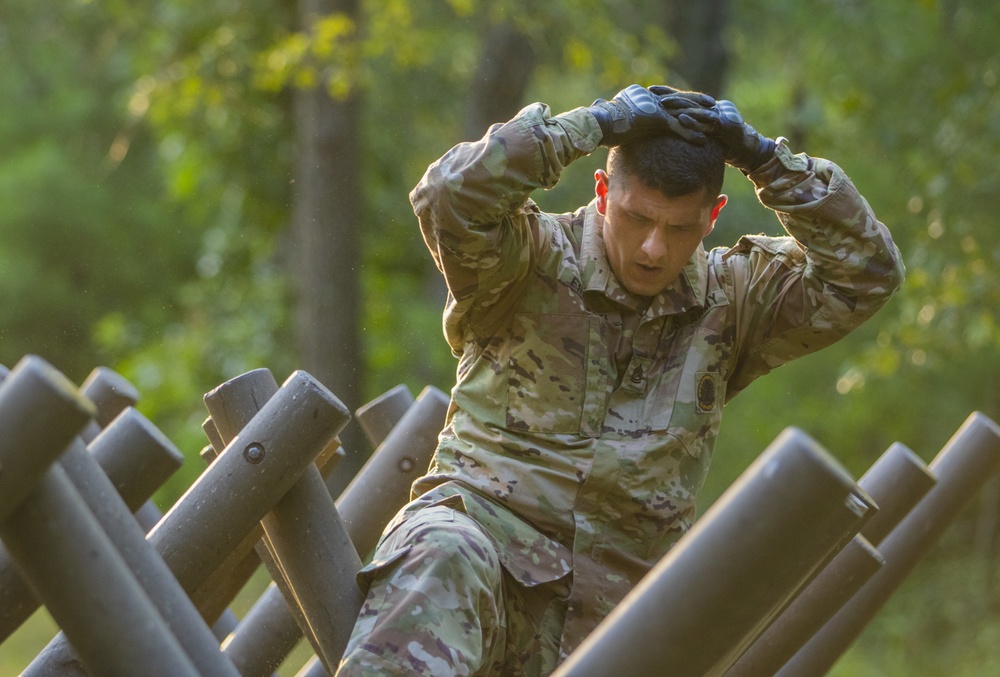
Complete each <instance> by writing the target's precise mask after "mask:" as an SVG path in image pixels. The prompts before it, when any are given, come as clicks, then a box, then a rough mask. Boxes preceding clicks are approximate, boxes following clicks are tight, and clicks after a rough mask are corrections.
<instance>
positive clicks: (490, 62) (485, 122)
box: [465, 23, 535, 139]
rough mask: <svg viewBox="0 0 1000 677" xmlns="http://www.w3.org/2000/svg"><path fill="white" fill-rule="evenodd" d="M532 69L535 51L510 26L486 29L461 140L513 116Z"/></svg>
mask: <svg viewBox="0 0 1000 677" xmlns="http://www.w3.org/2000/svg"><path fill="white" fill-rule="evenodd" d="M534 70H535V51H534V49H533V48H532V46H531V41H530V40H529V39H528V37H527V36H526V35H524V34H523V33H521V32H519V31H518V30H517V29H516V28H514V27H513V26H511V25H510V24H506V23H504V24H497V25H495V26H492V27H490V29H489V32H488V33H487V35H486V38H485V40H484V41H483V47H482V51H481V52H480V53H479V64H478V65H477V66H476V74H475V76H474V77H473V81H472V90H471V94H470V97H469V112H468V114H467V115H466V118H465V138H467V139H478V138H480V137H481V136H482V135H483V134H484V133H485V132H486V130H487V129H488V128H489V126H490V125H492V124H493V123H494V122H506V121H507V120H509V119H510V118H512V117H514V115H515V114H516V113H517V111H518V110H520V108H521V106H522V105H523V102H524V93H525V91H526V90H527V89H528V83H530V82H531V75H532V73H533V72H534Z"/></svg>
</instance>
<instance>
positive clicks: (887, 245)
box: [721, 143, 904, 396]
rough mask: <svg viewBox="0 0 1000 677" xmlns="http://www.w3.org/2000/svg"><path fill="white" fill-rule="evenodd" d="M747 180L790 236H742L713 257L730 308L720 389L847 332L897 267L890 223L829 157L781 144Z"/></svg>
mask: <svg viewBox="0 0 1000 677" xmlns="http://www.w3.org/2000/svg"><path fill="white" fill-rule="evenodd" d="M750 179H751V180H752V181H753V182H754V184H755V185H756V186H757V196H758V198H759V199H760V201H761V203H762V204H763V205H764V206H765V207H768V208H770V209H773V210H774V211H775V212H776V213H777V215H778V219H779V220H780V221H781V223H782V225H783V226H784V228H785V230H786V231H787V232H788V234H789V235H790V236H791V237H781V238H772V237H764V236H747V237H744V238H742V239H741V240H740V242H739V243H738V244H737V245H736V246H735V247H733V248H732V249H730V250H729V251H727V252H725V253H723V254H722V255H721V257H722V260H723V262H724V265H725V267H726V269H727V271H728V275H729V277H730V280H731V283H732V285H733V287H732V293H733V296H734V300H735V303H736V309H737V310H736V326H737V336H738V349H737V351H736V367H735V370H734V372H733V373H732V375H731V376H730V380H729V390H728V394H729V396H732V395H735V394H736V393H737V392H738V391H739V390H741V389H742V388H744V387H745V386H746V385H748V384H749V383H750V382H751V381H752V380H753V379H754V378H756V377H757V376H760V375H762V374H765V373H767V372H768V371H770V370H772V369H774V368H775V367H777V366H779V365H781V364H784V363H786V362H788V361H790V360H792V359H795V358H797V357H800V356H802V355H805V354H808V353H811V352H814V351H816V350H819V349H820V348H823V347H826V346H828V345H830V344H832V343H834V342H835V341H837V340H839V339H840V338H842V337H843V336H846V335H847V334H848V333H849V332H851V331H852V330H853V329H855V328H856V327H858V326H859V325H860V324H862V323H863V322H864V321H865V320H867V319H868V318H870V317H871V316H872V315H874V314H875V312H876V311H878V310H879V309H880V308H881V307H882V306H884V305H885V304H886V303H887V302H888V300H889V298H890V297H891V296H892V294H893V293H894V292H895V291H896V290H897V289H898V288H899V286H900V284H901V283H902V281H903V273H904V269H903V261H902V257H901V256H900V253H899V250H898V249H897V248H896V245H895V244H894V243H893V241H892V236H891V235H890V233H889V230H888V229H887V228H886V227H885V226H884V225H883V224H882V223H880V222H879V221H878V219H877V218H876V217H875V214H874V213H873V212H872V209H871V207H870V206H869V205H868V203H867V201H866V200H865V199H864V198H863V197H862V196H861V195H860V194H859V193H858V190H857V188H855V186H854V184H853V183H852V182H851V180H850V179H849V178H848V177H847V175H846V174H845V173H844V171H843V170H842V169H841V168H840V167H838V166H837V165H835V164H834V163H832V162H830V161H828V160H822V159H819V158H810V157H809V156H807V155H805V154H798V155H793V154H792V153H791V151H789V150H788V148H787V147H786V146H785V145H784V144H783V143H782V144H779V145H778V148H777V150H776V152H775V157H774V158H773V159H772V160H771V161H769V162H768V163H767V164H765V165H764V166H763V167H761V168H760V169H758V170H757V171H756V172H754V173H752V174H750Z"/></svg>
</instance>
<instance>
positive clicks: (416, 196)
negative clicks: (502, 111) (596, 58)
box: [410, 103, 601, 354]
mask: <svg viewBox="0 0 1000 677" xmlns="http://www.w3.org/2000/svg"><path fill="white" fill-rule="evenodd" d="M600 139H601V131H600V128H599V127H598V125H597V121H596V119H595V118H594V116H593V115H592V114H591V113H589V112H588V111H587V110H585V109H583V108H578V109H575V110H572V111H569V112H568V113H563V114H562V115H557V116H553V115H551V111H550V110H549V108H548V106H546V105H544V104H540V103H536V104H532V105H529V106H527V107H526V108H524V109H523V110H522V111H521V112H520V113H518V115H517V116H516V117H515V118H514V119H513V120H511V121H509V122H507V123H504V124H498V125H494V126H493V127H491V128H490V130H489V131H488V132H487V133H486V136H484V137H483V138H482V139H480V140H479V141H475V142H470V143H462V144H459V145H457V146H455V147H454V148H452V149H451V150H449V151H448V152H447V153H446V154H445V155H444V156H443V157H442V158H441V159H439V160H437V161H436V162H434V163H433V164H432V165H431V166H430V167H429V168H428V169H427V171H426V173H425V174H424V176H423V178H422V179H421V181H420V183H419V184H417V186H416V188H414V189H413V191H412V192H411V193H410V202H411V204H412V205H413V210H414V213H416V215H417V219H418V221H419V224H420V230H421V233H422V235H423V238H424V242H425V243H426V245H427V247H428V249H430V252H431V255H432V256H433V258H434V262H435V264H436V265H437V267H438V269H439V270H440V271H441V273H442V274H443V275H444V278H445V281H446V282H447V285H448V292H449V298H448V305H447V307H446V309H445V314H444V325H445V326H444V328H445V335H446V338H447V339H448V343H449V344H450V345H451V348H452V350H453V351H454V352H456V354H457V353H460V352H461V350H462V346H463V343H464V335H465V331H466V330H467V329H469V323H470V320H471V319H472V316H473V315H474V316H475V320H476V323H477V324H484V323H485V324H489V317H490V315H491V314H494V315H495V314H496V313H497V312H499V307H500V305H501V303H502V302H504V300H505V299H509V298H510V297H511V296H512V295H516V287H517V285H518V284H519V283H520V282H523V281H524V280H525V279H526V278H527V276H528V273H529V272H530V271H531V270H532V267H533V265H534V256H535V255H536V252H537V251H538V250H539V248H540V247H541V246H542V245H543V243H544V241H545V239H546V238H547V237H549V236H550V234H549V233H547V232H546V230H545V229H544V228H540V227H539V219H538V210H537V209H536V208H535V206H534V204H533V203H532V202H531V201H530V200H529V199H528V197H529V195H530V194H531V193H532V192H533V191H534V190H536V189H538V188H551V187H552V186H554V185H555V184H556V182H557V181H558V180H559V176H560V174H561V172H562V170H563V169H564V168H565V167H566V166H567V165H568V164H569V163H570V162H572V161H573V160H575V159H577V158H579V157H582V156H583V155H586V154H588V153H590V152H592V151H593V150H594V149H595V148H596V147H597V145H598V143H599V142H600Z"/></svg>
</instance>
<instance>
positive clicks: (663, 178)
mask: <svg viewBox="0 0 1000 677" xmlns="http://www.w3.org/2000/svg"><path fill="white" fill-rule="evenodd" d="M725 170H726V164H725V155H724V154H723V150H722V146H721V145H719V142H718V141H716V140H715V139H711V138H709V139H707V140H706V141H705V143H703V144H701V145H695V144H693V143H689V142H688V141H685V140H684V139H682V138H680V137H679V136H674V135H672V134H671V135H660V136H650V137H646V138H641V139H636V140H634V141H629V142H628V143H624V144H622V145H620V146H613V147H612V148H611V150H610V152H609V153H608V176H609V177H611V178H610V182H611V183H612V184H614V182H615V177H616V176H617V177H618V178H619V179H621V178H625V179H626V180H627V179H629V178H638V179H639V180H640V181H642V182H643V183H644V184H646V185H647V186H648V187H650V188H654V189H656V190H658V191H660V192H661V193H663V194H664V195H666V196H667V197H681V196H684V195H690V194H692V193H697V192H698V191H699V190H702V189H704V190H705V200H706V201H712V200H714V199H715V198H716V197H718V195H719V194H720V193H721V192H722V180H723V177H724V175H725Z"/></svg>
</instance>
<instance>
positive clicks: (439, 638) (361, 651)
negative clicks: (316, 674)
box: [337, 506, 506, 677]
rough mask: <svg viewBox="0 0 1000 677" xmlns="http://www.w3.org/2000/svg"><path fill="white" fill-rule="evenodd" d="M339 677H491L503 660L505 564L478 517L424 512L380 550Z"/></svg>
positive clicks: (434, 509)
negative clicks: (477, 521)
mask: <svg viewBox="0 0 1000 677" xmlns="http://www.w3.org/2000/svg"><path fill="white" fill-rule="evenodd" d="M375 562H376V563H377V564H376V565H375V569H374V571H373V573H372V575H373V579H372V583H371V587H370V588H369V591H368V596H367V599H366V600H365V604H364V606H363V607H362V609H361V614H360V616H359V617H358V622H357V624H356V625H355V627H354V632H353V634H352V635H351V639H350V642H349V643H348V646H347V650H346V652H345V654H344V658H343V660H342V661H341V663H340V667H339V669H338V671H337V675H338V677H368V676H375V675H377V676H379V677H384V676H385V675H420V676H421V677H423V676H427V677H449V676H451V675H455V676H463V677H466V676H471V675H487V674H490V672H491V671H492V670H493V669H494V667H495V666H499V665H500V664H501V662H502V660H503V652H504V645H505V642H506V619H505V617H504V610H503V600H502V594H503V593H502V588H503V585H502V578H503V574H502V571H501V568H500V562H499V559H498V558H497V554H496V551H495V549H494V545H493V541H491V540H490V539H489V538H488V537H487V536H486V535H485V534H484V533H483V532H482V530H481V529H480V527H479V525H478V524H476V522H475V521H473V520H472V519H471V518H470V517H468V516H467V515H465V514H464V513H462V512H459V511H455V510H453V509H451V508H447V507H444V506H435V507H431V508H426V509H424V510H421V511H420V512H418V513H417V514H416V515H414V516H413V517H411V518H410V519H408V520H407V521H406V522H405V523H404V524H403V525H402V526H400V527H399V528H398V529H396V531H394V532H393V533H392V534H390V536H389V537H388V538H387V539H386V540H385V541H384V542H383V543H381V544H380V545H379V548H378V552H377V553H376V560H375Z"/></svg>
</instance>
